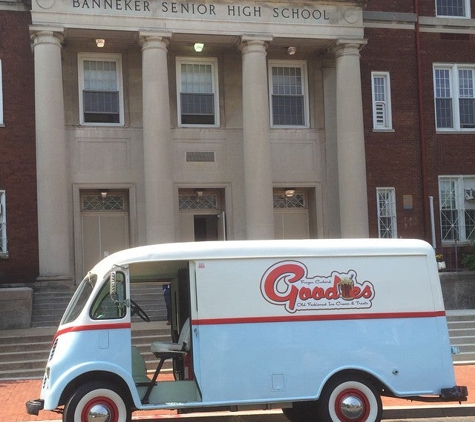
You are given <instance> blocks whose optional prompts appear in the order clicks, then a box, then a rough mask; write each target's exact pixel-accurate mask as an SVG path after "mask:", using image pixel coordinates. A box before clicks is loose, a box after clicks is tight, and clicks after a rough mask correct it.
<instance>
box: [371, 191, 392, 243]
mask: <svg viewBox="0 0 475 422" xmlns="http://www.w3.org/2000/svg"><path fill="white" fill-rule="evenodd" d="M382 201H383V202H384V206H382ZM376 204H377V208H378V237H379V238H388V239H396V238H397V215H396V189H395V188H383V187H381V188H376Z"/></svg>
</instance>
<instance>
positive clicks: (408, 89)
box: [361, 29, 425, 238]
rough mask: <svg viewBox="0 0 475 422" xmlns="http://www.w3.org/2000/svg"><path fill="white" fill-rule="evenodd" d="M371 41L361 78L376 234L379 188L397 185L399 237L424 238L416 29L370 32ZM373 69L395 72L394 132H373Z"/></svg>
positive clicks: (374, 234) (364, 52) (372, 230)
mask: <svg viewBox="0 0 475 422" xmlns="http://www.w3.org/2000/svg"><path fill="white" fill-rule="evenodd" d="M365 37H366V38H367V39H368V44H367V46H365V47H364V48H363V49H362V51H361V78H362V90H363V105H364V106H363V108H364V126H365V145H366V159H367V162H366V165H367V183H368V201H369V203H368V206H369V222H370V236H371V237H377V235H378V231H377V230H378V226H377V203H376V188H377V187H394V188H395V190H396V202H397V205H396V206H397V209H396V213H397V221H398V236H400V237H405V238H408V237H416V238H424V237H425V234H424V224H423V210H422V206H421V204H422V198H421V170H420V168H421V166H420V164H421V163H420V141H419V129H418V126H419V117H418V102H417V62H416V56H415V35H414V31H411V30H400V29H366V32H365ZM388 40H391V43H390V44H391V47H390V48H388ZM372 71H382V72H389V74H390V82H391V105H392V122H393V129H394V130H393V131H392V132H378V131H374V130H373V115H372V95H371V72H372ZM403 195H412V198H413V208H412V209H404V207H403Z"/></svg>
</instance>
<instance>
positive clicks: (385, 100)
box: [371, 72, 392, 129]
mask: <svg viewBox="0 0 475 422" xmlns="http://www.w3.org/2000/svg"><path fill="white" fill-rule="evenodd" d="M371 89H372V94H373V129H392V116H391V86H390V82H389V73H388V72H371Z"/></svg>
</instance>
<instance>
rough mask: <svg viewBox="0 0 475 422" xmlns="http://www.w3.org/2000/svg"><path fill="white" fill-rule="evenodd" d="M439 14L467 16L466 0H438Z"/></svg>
mask: <svg viewBox="0 0 475 422" xmlns="http://www.w3.org/2000/svg"><path fill="white" fill-rule="evenodd" d="M437 15H438V16H461V17H465V16H466V11H465V0H437Z"/></svg>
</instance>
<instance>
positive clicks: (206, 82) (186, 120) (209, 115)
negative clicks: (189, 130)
mask: <svg viewBox="0 0 475 422" xmlns="http://www.w3.org/2000/svg"><path fill="white" fill-rule="evenodd" d="M214 90H215V87H214V82H213V65H212V64H208V63H181V64H180V107H181V109H180V116H181V122H180V123H181V124H189V125H215V124H216V110H215V108H216V106H215V101H216V96H215V92H214Z"/></svg>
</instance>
